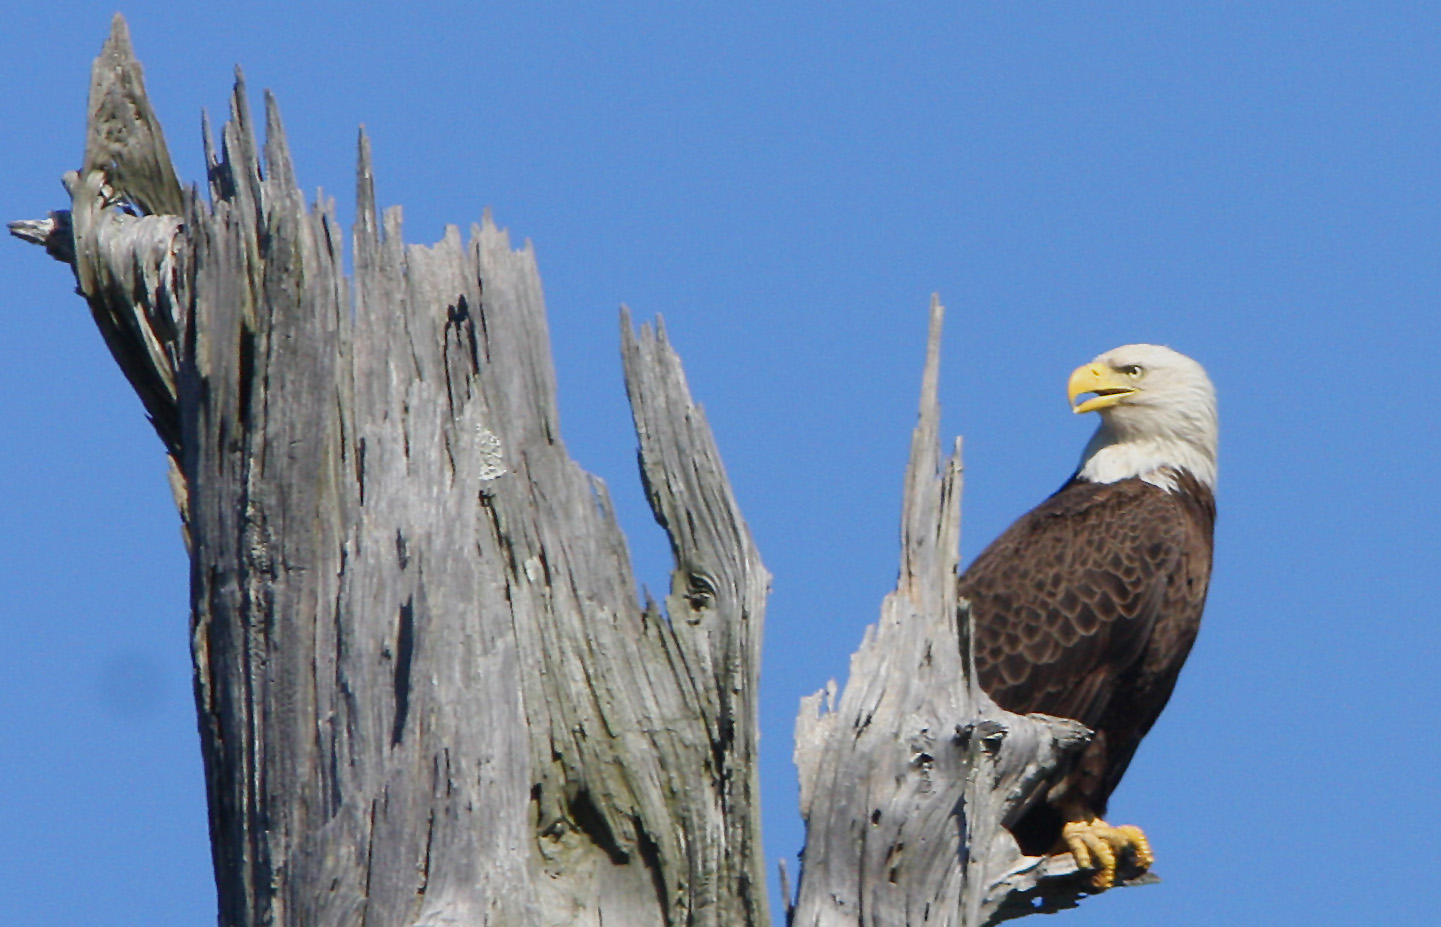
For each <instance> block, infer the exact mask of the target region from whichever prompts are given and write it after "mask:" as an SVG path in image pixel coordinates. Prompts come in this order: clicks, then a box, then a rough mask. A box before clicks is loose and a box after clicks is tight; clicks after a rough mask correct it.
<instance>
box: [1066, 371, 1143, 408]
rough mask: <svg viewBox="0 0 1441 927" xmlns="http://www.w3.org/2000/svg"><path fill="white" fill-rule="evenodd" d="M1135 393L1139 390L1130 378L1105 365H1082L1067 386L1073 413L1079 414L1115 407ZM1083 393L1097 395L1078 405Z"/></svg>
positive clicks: (1067, 394) (1067, 395)
mask: <svg viewBox="0 0 1441 927" xmlns="http://www.w3.org/2000/svg"><path fill="white" fill-rule="evenodd" d="M1135 392H1139V390H1137V389H1136V387H1135V386H1133V385H1132V384H1131V380H1130V378H1128V377H1127V376H1126V375H1125V374H1123V373H1121V372H1120V371H1118V370H1113V369H1112V368H1110V367H1108V366H1106V365H1105V364H1082V365H1081V366H1079V367H1077V368H1076V369H1075V372H1073V373H1072V374H1071V381H1070V382H1069V383H1068V384H1066V398H1068V399H1069V400H1070V401H1071V407H1072V408H1071V411H1072V412H1076V413H1078V414H1079V413H1081V412H1095V411H1096V410H1097V409H1105V408H1107V407H1109V406H1113V405H1115V404H1116V403H1118V402H1120V401H1121V400H1123V399H1125V398H1126V397H1127V396H1129V395H1131V394H1132V393H1135ZM1083 393H1095V395H1094V396H1092V397H1091V398H1090V399H1087V400H1086V401H1085V402H1083V403H1081V404H1080V405H1076V397H1077V396H1080V395H1082V394H1083Z"/></svg>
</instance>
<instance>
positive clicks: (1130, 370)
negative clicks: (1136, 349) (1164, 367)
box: [1120, 364, 1146, 380]
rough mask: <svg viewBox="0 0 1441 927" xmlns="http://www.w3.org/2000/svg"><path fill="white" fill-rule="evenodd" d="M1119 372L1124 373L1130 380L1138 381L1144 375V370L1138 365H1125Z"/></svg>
mask: <svg viewBox="0 0 1441 927" xmlns="http://www.w3.org/2000/svg"><path fill="white" fill-rule="evenodd" d="M1120 372H1121V373H1124V374H1125V375H1126V376H1128V377H1130V378H1131V379H1132V380H1139V379H1141V377H1142V376H1144V375H1145V373H1146V368H1145V367H1142V366H1141V365H1140V364H1127V365H1126V366H1124V367H1122V368H1120Z"/></svg>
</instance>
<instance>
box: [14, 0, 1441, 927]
mask: <svg viewBox="0 0 1441 927" xmlns="http://www.w3.org/2000/svg"><path fill="white" fill-rule="evenodd" d="M112 11H113V6H112V5H110V4H105V5H97V4H93V3H67V4H64V5H63V6H62V5H39V4H30V5H22V6H18V7H17V8H16V9H13V10H9V11H7V13H6V17H5V19H6V22H5V28H4V29H3V30H0V86H3V87H4V88H5V91H6V92H5V93H4V94H3V96H0V127H3V131H0V176H3V177H4V183H3V184H0V218H3V219H5V220H11V219H20V218H31V217H38V216H42V215H44V213H45V212H46V211H47V210H48V209H51V208H56V207H59V206H61V205H63V194H62V192H61V189H60V186H59V183H58V177H59V175H60V173H61V172H62V171H63V170H65V169H68V168H73V167H76V166H78V162H79V159H80V154H81V150H82V144H83V136H82V131H83V123H84V112H85V93H86V83H87V79H88V71H89V67H90V62H91V60H92V58H93V57H94V55H95V53H96V52H97V51H98V49H99V46H100V43H101V41H102V39H103V38H104V35H105V32H106V29H107V26H108V21H109V15H110V13H111V12H112ZM123 11H124V12H125V14H126V15H127V17H128V18H129V20H130V24H131V30H132V35H133V37H134V40H135V43H136V47H137V51H138V53H139V56H140V59H141V61H142V62H143V63H144V65H145V67H146V77H147V82H148V85H149V89H150V93H151V96H152V99H153V100H154V102H155V105H156V107H157V109H158V111H159V113H160V116H161V118H162V120H163V121H164V124H165V127H166V130H167V133H168V137H169V140H170V145H171V151H172V154H173V155H174V158H175V161H176V163H177V166H178V168H179V170H180V174H181V176H182V178H183V179H184V180H186V181H187V182H194V181H195V180H197V179H198V178H200V176H201V156H200V132H199V117H200V112H201V110H202V109H208V110H209V111H210V113H211V116H212V119H214V120H215V121H217V122H218V121H220V120H221V119H223V117H224V114H225V111H226V106H227V98H228V93H229V87H230V80H231V67H232V65H233V64H236V63H238V64H240V65H241V66H242V67H243V68H244V69H245V73H246V76H247V80H248V82H249V84H250V87H251V90H252V102H253V105H254V106H256V107H257V108H258V107H259V105H260V100H259V92H260V91H261V89H262V88H270V89H271V90H273V91H274V92H275V93H276V95H277V97H278V98H279V101H280V106H281V111H282V114H283V116H284V118H285V121H286V125H287V129H288V132H289V136H290V143H291V147H292V151H293V153H294V156H295V161H296V168H297V172H298V174H299V177H300V179H301V183H302V186H303V187H304V188H305V189H306V190H307V191H310V192H312V193H313V191H314V190H315V189H316V188H320V187H323V188H324V189H325V191H326V192H327V193H328V194H331V195H334V196H336V198H337V200H338V207H339V212H340V214H341V216H342V218H343V219H344V220H345V221H347V222H348V221H349V218H350V216H351V215H352V214H353V192H352V191H353V189H354V187H353V184H354V181H353V175H352V171H353V165H354V159H355V136H356V129H357V126H358V125H360V124H361V123H364V124H365V125H366V126H367V129H368V131H369V133H370V136H371V139H372V142H373V145H374V152H375V163H376V175H377V184H378V193H379V197H380V199H381V201H382V202H383V203H385V204H397V203H398V204H402V205H403V206H404V207H405V216H406V237H407V239H408V240H410V241H412V242H428V241H432V240H435V239H437V238H439V237H440V236H441V234H442V232H443V229H444V226H445V224H447V223H456V224H460V225H461V226H462V227H465V226H468V224H469V223H470V222H472V221H475V220H477V219H478V218H479V216H480V215H481V211H482V210H483V209H484V208H485V207H487V206H489V207H491V208H492V209H493V211H494V215H495V218H496V221H497V222H498V223H499V224H501V225H502V226H505V227H508V228H509V229H510V230H511V233H512V235H513V237H514V240H516V241H517V242H519V241H521V240H523V239H526V238H529V239H531V240H533V241H534V243H535V246H536V251H537V254H538V257H539V261H540V268H541V273H542V276H543V278H544V281H545V287H546V295H547V300H548V303H549V307H550V323H551V334H552V338H553V341H554V349H555V355H556V363H557V367H558V375H559V382H560V390H561V396H560V402H561V412H562V428H563V433H564V436H565V438H566V441H567V443H568V445H569V447H570V449H571V453H572V454H573V455H574V456H575V457H576V458H577V459H578V460H579V461H580V462H581V464H582V465H583V466H585V467H586V468H587V469H589V470H590V471H592V472H594V473H596V474H598V475H600V476H602V477H603V478H604V479H605V480H606V481H607V482H608V483H609V485H610V487H611V489H612V492H613V494H614V496H615V497H616V499H617V503H618V507H619V511H620V516H621V519H622V524H623V527H624V529H625V531H626V533H627V535H628V537H629V538H630V541H631V544H632V548H633V551H634V554H635V557H636V560H637V563H638V568H639V572H640V575H641V577H642V578H643V579H644V581H645V582H646V583H647V584H649V585H650V586H651V587H652V588H664V587H665V585H666V580H665V571H666V569H667V568H668V561H667V549H666V545H665V541H664V537H663V535H662V534H661V533H660V531H659V529H658V528H656V527H655V525H654V523H653V522H652V520H651V518H650V516H649V513H648V511H647V509H646V508H645V505H644V500H643V498H642V495H641V491H640V487H639V481H638V478H637V476H636V472H635V466H634V448H635V441H634V437H633V435H632V433H631V431H630V424H629V417H628V411H627V409H626V406H625V400H624V391H623V389H622V384H621V376H620V363H619V357H618V349H617V334H616V331H617V308H618V306H619V305H620V304H621V303H622V302H624V303H626V304H628V305H629V306H630V307H631V308H632V310H633V311H634V313H635V314H636V315H637V316H638V317H640V318H649V317H652V316H654V315H655V314H657V313H663V314H664V316H665V318H666V323H667V327H668V329H669V332H670V335H671V338H672V340H673V342H674V343H675V345H676V346H677V348H678V349H679V350H680V352H681V354H682V356H683V358H684V360H685V364H686V370H687V373H688V375H689V379H690V383H691V387H692V389H693V391H694V393H695V395H696V396H697V397H698V399H699V400H700V401H701V402H702V403H704V405H705V407H706V411H707V414H708V416H709V418H710V421H711V423H712V426H713V427H714V429H715V432H716V436H717V439H718V442H719V446H720V448H721V451H722V454H723V455H724V457H725V460H726V464H727V468H728V470H729V473H730V476H731V479H732V482H733V484H734V486H735V489H736V492H737V495H738V497H739V499H740V503H741V506H742V508H743V510H744V512H745V514H746V516H747V518H748V520H749V522H750V525H751V528H752V530H753V532H754V533H755V535H756V538H757V541H758V543H759V546H760V549H761V552H762V554H763V556H764V557H765V560H766V563H767V565H768V566H769V568H770V570H771V572H772V573H773V574H774V575H775V580H774V593H773V595H772V598H771V601H770V610H769V616H768V626H767V640H766V657H765V664H764V671H763V680H762V687H763V688H762V712H763V716H762V719H761V720H762V731H763V736H764V740H763V742H762V758H763V764H764V768H763V787H764V799H763V800H764V805H765V807H764V812H765V829H766V833H765V836H766V846H767V855H768V857H769V862H770V867H771V869H772V871H773V870H774V864H775V860H776V859H778V858H780V857H782V856H791V855H793V854H794V853H795V852H796V850H797V849H798V848H799V846H800V843H801V840H802V832H801V828H800V824H799V821H798V819H797V816H796V810H795V808H796V799H795V781H794V771H793V769H792V767H791V764H790V744H791V725H792V722H793V719H794V715H795V710H796V705H797V701H798V699H799V698H800V697H801V696H802V695H805V694H808V693H809V692H812V691H814V690H815V689H817V688H820V687H821V686H823V685H824V684H825V682H826V680H827V679H828V678H831V677H836V678H837V679H839V680H841V681H843V680H844V677H845V673H846V666H847V659H848V657H849V654H850V653H851V651H852V650H853V649H854V648H855V647H856V646H857V644H858V643H859V641H860V639H861V635H862V632H863V629H864V627H865V626H866V625H867V624H868V623H870V622H872V621H873V620H875V618H876V616H877V614H878V609H879V603H880V600H881V597H882V596H883V595H884V594H885V593H886V592H887V591H888V589H889V588H890V586H891V584H892V583H893V582H894V579H895V572H896V557H897V518H898V509H899V489H900V482H901V474H902V467H903V465H904V459H905V453H906V449H907V442H908V439H909V432H910V429H911V427H912V425H913V424H914V417H915V401H916V394H917V389H918V383H919V372H920V364H921V361H922V359H923V354H924V337H925V325H926V305H927V300H928V297H929V294H930V293H931V292H932V291H939V292H940V294H941V296H942V299H943V301H944V302H945V303H946V304H947V306H948V307H949V315H948V318H947V331H946V342H945V348H944V353H943V360H942V377H943V381H942V401H943V403H944V404H945V412H946V419H945V430H946V432H947V433H951V434H954V433H962V434H964V436H965V440H966V465H967V483H966V493H965V499H964V520H963V540H962V544H963V555H964V556H965V557H966V558H967V559H969V558H970V557H971V556H974V554H975V553H976V552H977V551H979V549H980V548H981V547H982V546H983V545H984V544H985V543H986V542H987V541H989V540H990V539H991V538H992V537H994V536H995V535H996V534H997V533H999V532H1000V531H1001V530H1002V529H1003V528H1004V527H1005V526H1006V525H1007V524H1008V523H1009V522H1010V521H1011V520H1012V519H1013V518H1015V517H1016V516H1017V515H1019V514H1021V513H1022V512H1023V511H1025V510H1026V509H1027V508H1029V507H1030V506H1032V505H1034V504H1035V503H1036V502H1038V501H1039V500H1040V499H1042V498H1043V497H1044V496H1045V495H1046V494H1048V493H1049V492H1051V491H1052V490H1053V489H1054V488H1055V487H1056V486H1058V485H1059V484H1060V482H1061V481H1062V480H1063V479H1064V477H1065V476H1066V475H1067V474H1068V472H1069V470H1070V468H1071V467H1072V466H1073V465H1074V463H1075V459H1076V456H1077V454H1078V453H1079V450H1080V448H1081V446H1082V445H1083V443H1084V441H1085V439H1086V437H1087V436H1088V434H1089V430H1090V428H1091V427H1092V426H1093V424H1092V420H1090V419H1083V418H1079V417H1077V416H1073V415H1071V414H1070V413H1069V412H1068V411H1067V409H1066V404H1065V397H1064V385H1065V381H1066V376H1067V374H1068V373H1069V372H1070V370H1071V369H1072V368H1073V367H1075V366H1076V365H1077V364H1079V363H1081V362H1083V361H1085V360H1088V359H1089V358H1091V357H1092V356H1093V355H1095V354H1097V353H1099V352H1100V351H1102V350H1105V349H1107V348H1110V347H1113V346H1115V345H1118V344H1123V343H1127V342H1134V341H1154V342H1160V343H1165V344H1169V345H1171V346H1173V347H1175V348H1178V349H1180V350H1182V351H1184V352H1186V353H1189V354H1191V355H1193V356H1195V357H1196V358H1198V359H1199V360H1201V361H1202V362H1203V363H1205V364H1206V365H1207V367H1208V369H1209V370H1210V371H1211V374H1212V376H1213V379H1214V380H1215V381H1216V383H1217V386H1218V389H1219V392H1220V396H1221V403H1222V406H1221V415H1222V463H1221V485H1220V493H1219V501H1220V507H1221V516H1220V522H1219V525H1218V531H1217V545H1218V546H1217V559H1216V572H1215V577H1214V581H1213V584H1212V594H1211V600H1210V605H1209V608H1208V611H1207V616H1206V623H1205V626H1204V628H1203V630H1202V634H1201V638H1200V641H1199V643H1198V645H1197V647H1196V649H1195V651H1194V653H1193V655H1192V658H1191V662H1190V664H1189V665H1188V667H1187V669H1186V672H1185V673H1184V674H1183V676H1182V679H1181V683H1180V686H1179V688H1178V691H1177V694H1176V697H1175V699H1174V700H1173V702H1172V704H1171V707H1170V708H1169V709H1168V710H1167V712H1166V714H1165V715H1164V716H1163V718H1162V720H1161V722H1160V724H1159V725H1158V727H1157V728H1156V730H1155V731H1154V732H1153V733H1152V735H1151V736H1150V738H1149V739H1148V741H1147V742H1146V744H1145V745H1144V746H1143V747H1142V748H1141V751H1140V753H1139V755H1138V757H1137V760H1136V762H1135V764H1134V765H1133V767H1132V769H1131V771H1130V773H1129V774H1128V775H1127V778H1126V780H1125V782H1124V783H1123V784H1122V786H1121V788H1120V790H1119V791H1118V792H1117V794H1116V796H1115V799H1114V801H1113V804H1112V809H1113V812H1112V813H1113V819H1115V820H1118V821H1126V822H1133V823H1137V824H1140V825H1142V826H1143V827H1145V828H1146V829H1147V831H1148V833H1149V834H1150V835H1151V837H1152V840H1153V843H1154V844H1155V847H1156V850H1157V853H1158V862H1157V871H1158V872H1159V873H1160V874H1161V876H1162V877H1163V879H1164V880H1165V881H1164V883H1163V884H1162V885H1160V886H1157V887H1152V888H1146V889H1138V890H1129V891H1124V892H1116V893H1113V894H1112V895H1111V896H1108V897H1102V898H1098V899H1093V900H1092V901H1091V902H1089V903H1088V904H1087V905H1086V906H1084V907H1083V908H1082V909H1080V910H1078V911H1075V912H1068V913H1066V914H1064V915H1062V916H1063V917H1064V918H1065V920H1064V923H1068V924H1072V925H1077V927H1079V925H1085V924H1101V923H1111V922H1112V920H1113V919H1115V918H1118V917H1119V918H1124V919H1127V920H1129V921H1134V922H1145V923H1183V924H1188V925H1206V924H1227V925H1230V924H1234V923H1238V922H1256V923H1267V924H1282V925H1286V924H1306V925H1318V924H1351V923H1356V922H1372V923H1388V924H1397V925H1406V924H1429V923H1433V922H1434V910H1433V911H1430V912H1429V916H1428V909H1430V908H1431V897H1430V896H1431V894H1432V891H1431V889H1432V888H1434V885H1433V883H1434V879H1433V878H1432V876H1431V875H1430V874H1429V873H1430V871H1431V869H1432V864H1431V860H1432V858H1433V857H1434V847H1435V835H1436V833H1437V831H1438V829H1441V807H1438V799H1437V797H1436V793H1435V788H1436V784H1437V772H1436V770H1437V768H1438V766H1441V747H1438V745H1437V733H1436V731H1437V729H1438V726H1441V713H1438V709H1437V704H1438V700H1441V685H1438V683H1437V670H1438V663H1441V627H1438V621H1437V619H1438V605H1437V602H1436V600H1435V597H1434V592H1433V590H1434V585H1435V578H1436V576H1437V574H1438V570H1441V557H1438V554H1441V541H1438V534H1437V531H1436V528H1435V525H1436V519H1437V516H1438V514H1441V492H1438V489H1437V479H1436V466H1435V462H1436V461H1437V459H1438V457H1441V439H1438V437H1437V434H1436V431H1437V413H1436V411H1435V409H1436V404H1435V398H1434V393H1435V390H1436V383H1435V377H1436V371H1437V368H1438V361H1441V321H1438V318H1441V313H1438V309H1441V305H1438V297H1441V273H1438V267H1441V81H1438V79H1437V77H1438V68H1441V8H1438V7H1434V6H1428V5H1422V4H1386V3H1373V4H1364V5H1363V4H1352V5H1344V6H1343V5H1339V4H1327V3H1322V4H1299V3H1297V4H1266V5H1264V6H1262V5H1242V4H1217V3H1206V4H1199V3H1198V4H1164V5H1162V4H1134V3H1133V4H1106V5H1100V4H1067V5H1064V7H1062V6H1061V5H1047V6H1041V5H1015V4H991V3H957V2H951V3H930V2H916V3H912V4H908V5H906V7H905V9H904V10H898V9H895V8H894V7H889V8H888V7H883V6H882V5H880V4H858V3H806V4H777V3H767V4H750V3H738V4H726V5H719V4H700V3H697V4H684V5H680V4H663V3H643V4H607V5H599V4H595V5H592V4H576V3H545V4H508V5H501V4H493V3H471V4H403V5H402V4H395V5H393V6H390V7H380V6H376V7H375V8H362V7H358V6H357V5H355V4H338V3H337V4H330V3H311V4H303V3H283V4H282V3H267V2H255V3H250V4H246V5H243V6H240V5H236V6H234V7H231V6H228V5H227V6H221V5H217V6H216V7H213V8H211V7H203V6H200V5H194V4H184V5H181V4H172V3H153V2H152V3H136V4H130V5H129V6H127V7H126V8H125V9H124V10H123ZM7 241H8V239H7ZM0 278H3V280H4V281H5V284H6V285H5V299H4V305H3V310H0V371H3V374H0V376H3V381H4V386H3V400H0V526H3V527H4V532H3V538H0V634H3V639H4V641H5V648H6V651H7V654H8V655H9V659H8V660H7V665H6V670H5V672H4V673H0V758H3V761H0V923H4V924H10V923H14V924H75V923H89V924H104V925H130V924H136V925H139V924H145V925H147V927H169V925H194V924H199V923H208V922H210V921H211V919H212V918H213V916H214V901H213V886H212V882H211V876H210V869H209V866H210V863H209V852H208V843H207V835H206V821H205V811H204V793H203V784H202V781H201V771H200V759H199V750H198V744H197V737H196V733H195V724H194V715H193V708H192V705H191V698H190V682H189V678H190V674H189V657H188V642H187V631H186V609H187V604H186V602H187V599H186V581H187V575H186V563H185V559H184V554H183V550H182V547H181V544H180V537H179V530H178V527H177V519H176V516H175V515H174V513H173V509H172V506H171V502H170V499H169V493H168V490H167V488H166V483H165V470H164V462H163V458H162V454H161V451H160V446H159V443H158V441H157V440H156V439H155V437H154V436H153V434H152V433H151V432H150V429H149V426H148V425H147V424H146V423H145V421H144V419H143V416H142V414H141V409H140V405H139V402H138V401H137V400H136V399H135V398H134V396H133V395H132V393H131V392H130V390H129V387H128V386H127V385H126V384H125V382H124V381H123V379H122V378H121V376H120V374H119V372H118V371H117V370H116V368H115V366H114V364H113V363H112V362H111V361H110V359H109V357H108V355H107V354H106V352H105V349H104V347H103V345H102V344H101V341H100V338H99V336H98V335H97V333H96V332H95V329H94V327H93V325H92V324H91V323H90V320H89V317H88V313H87V311H86V309H85V306H84V304H83V303H82V302H81V301H80V300H79V299H78V298H77V297H75V296H74V295H72V293H71V290H72V289H73V280H72V279H71V278H70V277H69V275H68V271H66V270H65V269H64V268H62V267H61V266H59V265H57V264H54V263H53V262H51V261H49V260H48V259H47V258H45V256H44V255H43V254H42V253H41V252H40V251H38V250H37V249H31V248H27V247H26V246H23V245H21V244H20V243H19V242H9V243H8V244H6V243H0ZM1413 872H1419V873H1420V875H1419V876H1417V875H1413V874H1412V873H1413ZM773 894H774V889H773Z"/></svg>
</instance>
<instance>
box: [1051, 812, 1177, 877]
mask: <svg viewBox="0 0 1441 927" xmlns="http://www.w3.org/2000/svg"><path fill="white" fill-rule="evenodd" d="M1061 839H1062V840H1064V841H1065V843H1066V847H1067V848H1068V849H1069V850H1070V851H1071V855H1072V856H1074V857H1075V858H1076V865H1077V866H1080V867H1081V868H1082V869H1090V870H1092V872H1091V885H1092V886H1093V887H1094V888H1096V889H1099V890H1104V889H1108V888H1110V887H1111V886H1112V885H1115V884H1116V867H1117V865H1118V864H1119V863H1127V864H1128V866H1127V868H1128V869H1134V870H1135V871H1136V872H1138V873H1139V872H1145V871H1146V870H1147V869H1150V868H1151V863H1153V862H1155V860H1156V857H1155V856H1154V855H1153V854H1152V853H1151V843H1150V841H1149V840H1147V839H1146V835H1145V834H1144V833H1142V832H1141V828H1139V827H1134V826H1132V825H1130V824H1124V825H1122V826H1120V827H1112V826H1111V825H1109V824H1107V823H1106V822H1105V821H1103V820H1101V819H1100V818H1097V817H1092V818H1089V819H1088V820H1084V821H1070V822H1068V823H1067V824H1066V826H1065V827H1064V828H1062V829H1061Z"/></svg>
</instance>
